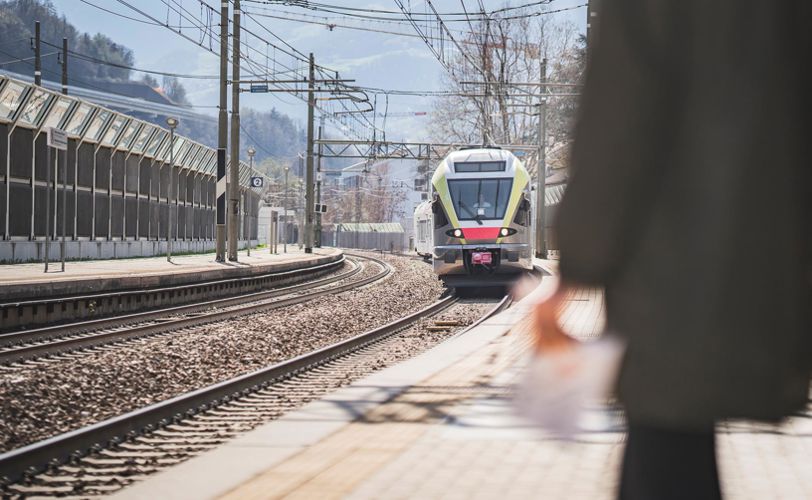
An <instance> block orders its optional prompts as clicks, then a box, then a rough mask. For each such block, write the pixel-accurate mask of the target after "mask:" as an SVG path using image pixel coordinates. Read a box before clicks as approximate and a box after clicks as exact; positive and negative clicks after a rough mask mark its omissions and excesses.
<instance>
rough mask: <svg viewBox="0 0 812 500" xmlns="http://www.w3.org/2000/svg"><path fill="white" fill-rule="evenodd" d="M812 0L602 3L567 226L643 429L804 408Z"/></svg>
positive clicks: (571, 258) (566, 251)
mask: <svg viewBox="0 0 812 500" xmlns="http://www.w3.org/2000/svg"><path fill="white" fill-rule="evenodd" d="M809 4H810V3H809V2H801V1H798V2H746V1H736V0H725V1H716V2H706V1H704V0H686V1H679V2H675V1H667V0H662V1H655V0H649V1H645V0H604V1H603V2H601V17H600V18H599V22H598V27H597V35H598V36H597V40H596V42H595V45H594V46H593V51H592V54H591V59H590V62H589V68H588V72H587V77H586V81H585V88H584V94H583V97H582V102H581V109H580V118H579V121H578V123H577V126H576V140H575V144H574V148H573V155H572V162H573V165H572V177H571V181H570V184H569V186H568V188H567V189H568V190H567V192H566V194H565V196H564V199H563V200H562V203H561V206H560V208H559V212H558V218H557V221H556V233H557V236H558V238H559V244H560V250H561V262H560V270H561V274H562V279H563V280H565V281H570V282H575V283H581V284H587V285H600V286H604V287H605V289H606V304H607V320H608V327H609V328H610V329H612V330H615V331H617V332H618V333H619V334H621V335H623V336H625V337H626V338H627V339H628V342H629V343H628V350H627V354H626V359H625V360H624V364H623V368H622V370H621V376H620V381H619V392H620V397H621V399H622V401H623V402H624V404H625V406H626V409H627V412H628V415H629V418H630V419H632V420H636V421H638V422H642V423H647V424H650V425H651V424H653V425H658V426H665V427H677V428H691V427H701V426H706V425H708V424H709V423H712V422H713V421H714V420H716V419H719V418H728V417H745V418H757V419H767V420H773V419H778V418H780V417H782V416H784V415H787V414H788V413H790V412H792V411H793V410H796V409H799V408H801V407H802V406H803V405H804V404H805V402H806V400H807V394H808V390H809V375H810V368H812V322H811V321H810V315H811V314H812V285H811V283H812V266H810V262H812V258H810V235H812V220H810V200H811V199H812V192H811V191H810V187H811V186H812V182H810V180H811V179H810V172H812V151H810V144H812V131H810V127H809V123H810V117H812V109H810V94H812V81H811V80H810V78H809V73H808V71H809V67H810V65H812V51H810V32H811V31H812V30H810V29H809V22H810V19H812V16H810V13H812V12H811V11H810V7H809Z"/></svg>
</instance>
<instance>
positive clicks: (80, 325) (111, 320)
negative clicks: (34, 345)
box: [0, 257, 361, 349]
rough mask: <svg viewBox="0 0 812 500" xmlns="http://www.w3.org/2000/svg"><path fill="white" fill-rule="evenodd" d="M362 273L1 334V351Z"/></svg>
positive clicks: (322, 266)
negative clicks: (5, 348) (15, 346)
mask: <svg viewBox="0 0 812 500" xmlns="http://www.w3.org/2000/svg"><path fill="white" fill-rule="evenodd" d="M344 262H346V260H345V259H344V258H343V257H342V259H341V260H339V261H336V262H329V263H327V264H320V265H318V266H314V267H310V268H306V269H307V270H308V271H309V272H317V271H322V270H325V271H326V270H329V269H330V268H332V267H337V266H338V265H340V264H343V263H344ZM299 271H301V269H296V270H293V271H285V273H288V272H290V273H294V272H299ZM360 271H361V268H360V266H357V267H356V268H354V269H353V270H351V271H348V272H346V273H342V274H340V275H338V276H332V277H330V278H324V279H321V280H315V281H307V282H304V283H297V284H295V285H289V286H284V287H276V288H272V289H270V290H264V291H261V292H252V293H249V294H242V295H238V296H235V297H224V298H221V299H213V300H207V301H205V302H195V303H192V304H184V305H180V306H172V307H164V308H161V309H151V310H148V311H143V312H136V313H130V314H122V315H118V316H110V317H105V318H98V319H90V320H85V321H75V322H72V323H64V324H59V325H52V326H44V327H41V328H37V329H32V330H20V331H14V332H7V333H2V334H0V349H2V348H4V347H9V346H14V345H19V344H22V343H28V342H37V341H43V340H50V339H54V338H59V337H67V336H68V335H74V334H78V333H85V332H90V331H94V330H101V329H103V328H111V327H118V326H124V325H126V324H128V323H134V322H139V321H150V320H154V319H157V318H160V317H162V316H166V315H167V314H182V313H187V314H188V313H193V312H196V311H198V310H200V309H206V308H211V307H227V306H231V305H235V304H239V303H242V302H246V301H249V300H261V299H266V298H273V297H276V296H279V295H284V294H288V293H293V292H296V291H298V290H301V289H307V288H313V287H316V286H322V285H326V284H329V283H333V282H335V281H339V280H341V279H346V278H349V277H351V276H353V275H355V274H357V273H359V272H360ZM201 286H202V285H201Z"/></svg>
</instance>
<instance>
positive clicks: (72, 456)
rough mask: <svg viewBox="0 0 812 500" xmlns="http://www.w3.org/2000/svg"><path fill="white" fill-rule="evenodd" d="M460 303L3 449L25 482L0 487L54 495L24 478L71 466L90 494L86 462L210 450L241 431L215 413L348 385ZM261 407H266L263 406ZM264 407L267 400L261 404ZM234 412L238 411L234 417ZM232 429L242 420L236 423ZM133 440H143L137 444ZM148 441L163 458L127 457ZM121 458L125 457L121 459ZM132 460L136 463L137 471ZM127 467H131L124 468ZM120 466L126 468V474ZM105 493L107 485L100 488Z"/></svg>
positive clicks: (276, 409)
mask: <svg viewBox="0 0 812 500" xmlns="http://www.w3.org/2000/svg"><path fill="white" fill-rule="evenodd" d="M458 302H459V299H458V298H457V297H455V296H448V297H446V298H443V299H441V300H439V301H437V302H435V303H434V304H432V305H430V306H429V307H426V308H425V309H422V310H421V311H418V312H416V313H413V314H411V315H409V316H406V317H404V318H401V319H399V320H397V321H394V322H392V323H389V324H387V325H385V326H383V327H380V328H376V329H374V330H371V331H369V332H366V333H364V334H361V335H358V336H356V337H353V338H350V339H348V340H345V341H342V342H339V343H336V344H333V345H331V346H328V347H325V348H322V349H319V350H316V351H314V352H312V353H309V354H306V355H303V356H299V357H296V358H293V359H290V360H287V361H284V362H281V363H278V364H275V365H272V366H269V367H267V368H264V369H261V370H258V371H255V372H252V373H248V374H245V375H241V376H238V377H235V378H233V379H230V380H227V381H224V382H221V383H218V384H214V385H212V386H209V387H206V388H203V389H199V390H196V391H192V392H190V393H187V394H183V395H181V396H178V397H175V398H172V399H169V400H166V401H162V402H160V403H157V404H153V405H150V406H148V407H145V408H142V409H139V410H136V411H133V412H130V413H127V414H125V415H121V416H118V417H115V418H111V419H108V420H105V421H103V422H99V423H97V424H94V425H91V426H88V427H85V428H82V429H78V430H75V431H72V432H68V433H66V434H62V435H59V436H55V437H53V438H50V439H46V440H44V441H40V442H38V443H34V444H32V445H29V446H25V447H23V448H19V449H17V450H13V451H11V452H9V453H6V454H3V455H0V470H2V471H3V473H4V474H5V477H4V478H3V481H4V483H5V485H6V486H5V487H6V488H9V486H8V485H9V484H10V483H11V482H12V481H19V480H21V479H23V480H24V482H23V484H18V485H15V486H14V491H10V490H8V489H6V490H5V491H3V493H4V494H21V493H26V492H27V493H31V494H56V493H59V492H60V491H61V492H62V493H65V492H66V491H67V490H65V489H64V488H65V486H60V488H63V489H61V490H59V489H57V491H50V492H49V491H48V487H47V485H48V484H52V483H50V482H48V481H46V482H45V483H46V487H44V488H40V487H34V486H32V487H33V488H34V489H31V490H29V489H28V486H26V484H25V483H26V482H29V483H30V482H31V480H32V478H34V476H35V475H36V474H38V473H41V472H42V471H44V470H46V469H51V470H54V469H55V468H57V467H62V468H61V469H60V470H59V472H58V475H59V477H60V478H61V480H65V475H66V474H67V475H68V476H70V475H71V471H76V475H77V478H75V480H74V481H73V483H71V481H68V483H71V484H74V486H73V487H72V488H73V489H71V488H69V491H71V492H72V493H74V494H88V493H89V492H86V491H84V489H83V488H84V487H85V483H83V481H84V480H83V479H81V478H82V477H84V478H87V477H88V475H87V474H88V472H87V469H88V467H90V468H92V464H93V463H97V464H99V466H101V467H102V468H104V467H103V466H104V465H105V464H107V466H108V468H109V467H110V466H111V464H112V465H114V467H113V469H111V470H113V471H114V472H113V475H114V476H115V475H116V473H121V474H122V475H123V476H132V475H133V474H134V475H136V476H137V475H138V474H137V472H138V471H140V472H141V473H142V474H144V473H149V472H151V471H152V470H155V469H159V468H162V467H165V466H168V465H171V464H172V463H176V462H178V461H180V460H181V459H178V457H177V456H174V455H177V454H178V452H179V450H180V449H182V450H184V451H183V453H181V454H182V455H183V456H184V458H182V459H185V458H188V456H191V455H194V454H196V453H199V452H200V451H203V450H205V449H208V448H210V447H211V446H214V445H216V444H218V443H219V442H222V441H223V440H225V439H227V438H229V437H230V436H231V435H233V434H234V433H236V432H239V429H238V430H236V431H234V432H232V433H231V434H227V433H226V434H223V433H222V432H220V431H218V432H213V431H212V429H211V427H212V426H213V422H214V421H218V419H219V420H225V421H226V422H227V423H228V424H229V425H230V426H232V427H234V423H235V422H237V423H239V422H241V421H242V420H241V419H242V418H243V417H245V412H246V411H248V412H249V413H252V414H257V415H259V418H260V421H258V422H257V424H258V423H261V421H262V420H268V419H269V418H273V417H274V416H278V415H279V414H281V413H283V412H284V411H285V410H287V409H290V408H291V407H292V406H298V404H303V403H304V402H306V401H308V400H310V399H313V396H307V397H305V398H304V400H303V401H299V402H298V403H297V402H295V401H290V398H293V399H296V397H297V394H294V395H293V396H291V392H293V393H297V392H298V391H295V390H294V391H291V385H296V384H298V383H303V381H304V383H312V381H313V379H314V378H315V379H320V382H319V384H320V385H322V386H324V387H325V388H326V389H325V392H326V390H329V389H331V388H335V387H338V386H340V385H343V384H345V383H347V379H348V375H347V372H348V371H350V370H353V369H356V370H357V366H358V364H359V362H360V361H359V360H362V359H363V358H364V357H365V356H366V357H369V356H370V355H371V354H374V351H375V350H376V349H378V350H385V349H390V350H391V349H392V347H394V344H397V343H398V342H397V341H398V340H399V339H398V338H397V337H395V336H394V335H395V334H397V333H398V332H401V331H403V330H404V329H406V328H407V327H409V326H412V325H415V324H416V323H417V322H419V321H420V320H422V319H425V318H428V317H431V316H434V315H436V314H438V313H440V312H441V311H445V310H446V309H448V308H449V307H451V306H453V305H454V304H457V303H458ZM508 305H509V301H508V298H507V297H505V298H504V299H503V300H502V301H501V302H500V303H499V304H498V305H497V307H495V308H493V309H492V310H491V311H490V312H488V314H486V316H485V317H490V316H491V315H493V314H495V313H496V312H498V311H501V310H502V309H504V308H505V307H507V306H508ZM483 319H484V318H483ZM480 321H481V320H480ZM477 323H478V322H477ZM473 326H474V325H472V326H471V327H473ZM466 330H467V329H466ZM376 346H377V347H376ZM379 355H380V354H379ZM380 364H381V363H380V361H378V362H375V363H373V365H374V368H371V369H370V370H369V371H374V370H375V369H379V368H380ZM316 397H317V396H316ZM269 398H270V399H273V400H274V401H276V403H275V404H274V405H271V406H272V408H271V409H270V410H268V411H260V410H261V409H262V408H260V409H259V410H258V409H257V406H256V405H255V404H253V403H252V401H253V402H256V401H260V403H261V402H262V401H266V402H267V401H268V400H269ZM246 405H247V406H248V407H249V408H248V409H246ZM252 405H253V406H252ZM259 406H260V407H263V404H260V405H259ZM267 406H268V405H265V407H267ZM266 409H267V408H266ZM235 412H236V413H237V414H239V416H235ZM235 418H236V420H235ZM252 418H254V419H256V418H257V416H256V415H255V416H254V417H252ZM255 425H256V424H255ZM215 427H216V426H215ZM237 427H240V426H239V425H237ZM242 430H247V429H242ZM137 440H141V441H139V442H136V441H137ZM144 440H146V441H144ZM153 441H159V442H162V443H163V444H162V446H163V448H161V449H162V450H164V451H162V453H163V454H164V455H165V457H164V458H156V457H155V456H151V455H149V453H147V456H149V457H150V458H149V460H147V462H149V464H140V465H139V463H138V460H137V459H134V458H132V456H131V455H132V454H133V453H135V455H136V458H137V457H138V455H139V453H140V452H139V451H138V450H142V451H143V447H144V444H143V443H145V442H146V443H149V442H153ZM173 443H174V444H173ZM178 443H183V445H182V446H180V447H179V446H177V444H178ZM133 450H135V451H133ZM89 453H92V454H93V456H95V457H96V459H93V460H91V459H90V458H82V457H84V456H85V455H87V454H89ZM173 454H174V455H173ZM117 457H118V458H117ZM121 457H124V458H123V459H121V460H119V459H120V458H121ZM142 458H143V457H142ZM94 460H95V461H94ZM79 461H81V462H82V464H81V467H77V466H75V465H65V466H60V464H65V463H66V462H72V463H74V464H76V463H78V462H79ZM88 461H89V462H88ZM130 466H133V467H135V469H132V467H130ZM128 467H130V469H132V470H129V469H128ZM125 469H128V470H129V472H127V471H126V470H125ZM116 471H117V472H116ZM122 471H124V472H122ZM110 473H111V472H110V470H108V471H107V472H106V474H107V476H105V477H107V478H108V479H109V476H110ZM91 476H92V474H91ZM26 478H27V479H26ZM119 479H121V478H119ZM134 479H137V478H136V477H131V478H130V479H128V480H123V481H124V482H123V484H127V483H129V482H131V481H132V480H134ZM35 482H36V481H34V483H35ZM113 483H116V484H118V486H117V487H116V488H115V489H117V488H119V487H121V486H122V484H119V481H118V480H114V481H113ZM31 484H33V483H31ZM108 486H109V485H108ZM103 491H104V488H102V489H101V491H100V492H103ZM100 492H99V491H97V492H96V493H91V494H99V493H100Z"/></svg>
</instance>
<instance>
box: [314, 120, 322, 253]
mask: <svg viewBox="0 0 812 500" xmlns="http://www.w3.org/2000/svg"><path fill="white" fill-rule="evenodd" d="M323 133H324V115H321V116H320V117H319V140H321V137H322V134H323ZM322 147H323V145H322V144H319V153H318V156H317V158H316V204H317V205H319V207H321V183H322V173H321V153H322ZM315 246H316V248H321V209H319V212H318V213H316V242H315Z"/></svg>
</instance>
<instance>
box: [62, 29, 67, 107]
mask: <svg viewBox="0 0 812 500" xmlns="http://www.w3.org/2000/svg"><path fill="white" fill-rule="evenodd" d="M62 93H63V94H65V95H68V39H67V38H63V39H62Z"/></svg>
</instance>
